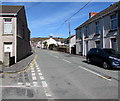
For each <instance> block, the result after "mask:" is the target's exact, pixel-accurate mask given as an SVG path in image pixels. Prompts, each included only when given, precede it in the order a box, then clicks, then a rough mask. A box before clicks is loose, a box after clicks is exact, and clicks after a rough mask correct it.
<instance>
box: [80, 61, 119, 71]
mask: <svg viewBox="0 0 120 101" xmlns="http://www.w3.org/2000/svg"><path fill="white" fill-rule="evenodd" d="M82 62H84V63H86V64H91V65H93V66H98V67H99V68H103V67H102V66H101V65H100V64H97V63H88V62H87V61H86V60H84V61H82ZM103 69H105V70H113V71H120V68H109V69H106V68H103Z"/></svg>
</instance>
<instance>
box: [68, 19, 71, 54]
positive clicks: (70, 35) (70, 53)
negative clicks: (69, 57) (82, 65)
mask: <svg viewBox="0 0 120 101" xmlns="http://www.w3.org/2000/svg"><path fill="white" fill-rule="evenodd" d="M68 31H69V53H70V54H71V40H70V37H71V31H70V19H69V20H68Z"/></svg>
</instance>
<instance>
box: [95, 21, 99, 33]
mask: <svg viewBox="0 0 120 101" xmlns="http://www.w3.org/2000/svg"><path fill="white" fill-rule="evenodd" d="M95 25H96V34H100V33H99V31H100V25H99V21H97V22H95Z"/></svg>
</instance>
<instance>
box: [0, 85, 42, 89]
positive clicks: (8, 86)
mask: <svg viewBox="0 0 120 101" xmlns="http://www.w3.org/2000/svg"><path fill="white" fill-rule="evenodd" d="M3 87H4V88H21V87H23V88H28V87H41V86H38V85H35V86H28V87H27V86H24V85H21V86H19V85H4V86H0V88H3Z"/></svg>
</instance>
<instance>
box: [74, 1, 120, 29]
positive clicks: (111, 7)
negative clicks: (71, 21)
mask: <svg viewBox="0 0 120 101" xmlns="http://www.w3.org/2000/svg"><path fill="white" fill-rule="evenodd" d="M118 5H120V1H119V2H116V3H114V4H112V5H110V6H109V7H108V8H106V9H104V10H102V11H101V12H99V13H97V14H96V15H94V16H93V17H92V18H89V19H88V20H87V21H85V22H84V23H82V24H81V25H80V26H78V27H77V28H75V30H76V29H78V28H80V27H82V26H85V25H86V24H87V23H89V22H90V21H92V20H94V19H96V18H98V17H100V16H102V15H104V14H106V13H108V12H110V11H111V10H114V9H115V8H117V7H118Z"/></svg>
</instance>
